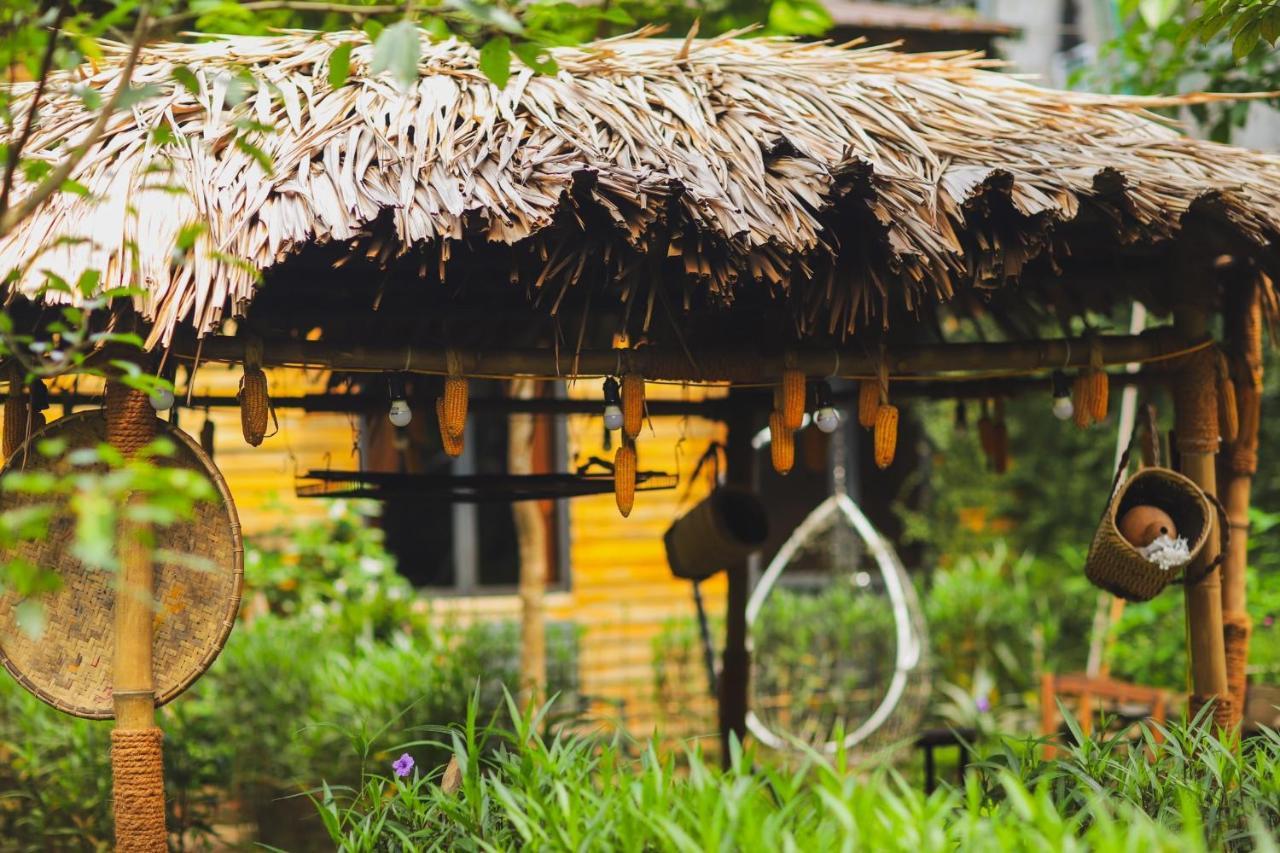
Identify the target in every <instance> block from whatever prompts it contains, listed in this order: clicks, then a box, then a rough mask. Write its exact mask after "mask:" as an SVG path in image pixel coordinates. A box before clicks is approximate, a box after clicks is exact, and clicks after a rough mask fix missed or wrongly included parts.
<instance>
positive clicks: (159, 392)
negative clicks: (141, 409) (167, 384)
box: [150, 388, 173, 412]
mask: <svg viewBox="0 0 1280 853" xmlns="http://www.w3.org/2000/svg"><path fill="white" fill-rule="evenodd" d="M150 399H151V408H153V409H155V410H156V411H157V412H167V411H169V410H170V409H172V408H173V392H172V391H170V390H169V389H168V388H157V389H156V390H154V391H152V392H151V398H150Z"/></svg>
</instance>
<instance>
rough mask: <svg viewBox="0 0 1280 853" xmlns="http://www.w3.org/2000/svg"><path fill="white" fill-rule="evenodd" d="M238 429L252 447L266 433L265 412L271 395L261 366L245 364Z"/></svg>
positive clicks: (266, 412) (259, 442)
mask: <svg viewBox="0 0 1280 853" xmlns="http://www.w3.org/2000/svg"><path fill="white" fill-rule="evenodd" d="M238 397H239V400H240V429H241V431H242V432H243V433H244V440H245V441H247V442H248V443H249V445H250V446H252V447H257V446H258V445H260V444H262V439H263V437H264V436H265V435H266V434H267V414H268V411H269V410H270V408H271V397H270V395H269V394H268V393H267V375H266V374H265V373H263V372H262V368H261V367H257V366H251V365H249V364H246V365H245V368H244V376H243V377H242V378H241V379H240V393H239V395H238Z"/></svg>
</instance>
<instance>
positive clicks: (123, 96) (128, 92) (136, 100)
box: [116, 83, 160, 110]
mask: <svg viewBox="0 0 1280 853" xmlns="http://www.w3.org/2000/svg"><path fill="white" fill-rule="evenodd" d="M159 94H160V87H159V86H157V85H155V84H154V83H148V84H147V85H145V86H130V87H129V88H127V89H125V90H124V91H123V92H121V93H120V98H119V99H118V100H117V101H116V109H117V110H127V109H129V108H131V107H133V106H134V105H136V104H140V103H142V102H143V101H146V100H149V99H151V98H154V97H155V96H156V95H159Z"/></svg>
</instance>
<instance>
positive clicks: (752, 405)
mask: <svg viewBox="0 0 1280 853" xmlns="http://www.w3.org/2000/svg"><path fill="white" fill-rule="evenodd" d="M1163 381H1165V380H1164V377H1163V376H1161V375H1159V374H1158V373H1156V372H1154V371H1150V372H1146V373H1137V374H1133V373H1113V374H1110V383H1111V387H1112V388H1113V389H1114V388H1121V387H1126V386H1137V387H1147V386H1152V385H1156V384H1158V383H1161V382H1163ZM0 387H2V386H0ZM1049 390H1050V388H1049V381H1048V379H1047V378H1046V377H1027V376H1006V377H999V378H994V379H927V380H920V381H911V382H902V383H901V384H899V385H896V386H895V387H894V389H893V396H894V399H913V400H979V399H987V398H992V397H1021V396H1023V395H1028V394H1046V395H1047V394H1048V393H1049ZM856 399H857V391H856V390H851V391H837V392H836V393H835V394H833V395H832V400H833V401H834V402H836V403H837V404H842V405H843V404H848V403H852V402H853V401H855V400H856ZM101 403H102V396H101V395H100V394H86V393H84V392H72V391H53V392H51V393H50V394H49V404H50V405H51V406H53V407H59V406H70V407H72V408H75V407H81V406H98V405H101ZM178 405H179V406H180V407H182V408H184V409H193V410H194V409H218V408H233V409H238V408H239V407H240V400H239V399H238V398H236V397H234V396H232V395H229V394H193V395H192V396H191V402H190V403H189V404H188V403H187V397H186V395H184V394H182V393H181V392H179V395H178ZM271 405H272V406H274V407H275V409H276V410H277V411H286V410H296V411H303V412H310V413H322V412H323V413H336V414H362V413H364V412H369V411H376V410H378V409H379V408H380V407H382V406H383V405H384V401H383V400H382V399H380V398H378V397H376V396H372V395H365V394H346V393H332V392H325V393H318V394H305V395H298V396H288V397H277V396H274V395H273V396H272V397H271ZM467 405H468V408H469V410H470V411H472V412H480V413H496V414H504V415H507V414H534V415H598V414H600V412H601V411H602V403H601V402H600V400H598V399H555V398H551V397H535V398H533V399H529V400H520V399H513V398H510V397H474V398H473V399H471V400H470V401H469V402H468V404H467ZM645 406H646V409H647V411H648V412H649V414H651V415H653V416H654V417H658V416H675V417H680V416H684V415H689V416H693V417H702V418H710V419H712V420H724V419H725V418H727V417H729V415H730V414H731V413H732V412H733V411H734V409H735V407H746V408H748V409H750V410H752V411H761V412H764V411H768V410H769V409H770V408H771V407H772V406H773V396H772V392H760V393H756V394H751V393H744V394H742V395H741V396H739V397H736V398H735V399H734V400H733V401H730V399H729V398H728V397H727V396H724V397H710V398H707V399H702V400H648V401H646V403H645Z"/></svg>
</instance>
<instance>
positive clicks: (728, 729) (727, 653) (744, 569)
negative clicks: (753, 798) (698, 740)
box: [717, 392, 756, 768]
mask: <svg viewBox="0 0 1280 853" xmlns="http://www.w3.org/2000/svg"><path fill="white" fill-rule="evenodd" d="M735 393H740V392H735ZM731 396H732V394H731ZM754 434H755V424H754V422H753V420H752V417H751V415H750V414H749V413H746V412H740V413H738V414H736V415H734V416H733V417H732V418H731V419H730V420H729V430H728V436H727V437H726V440H725V468H726V480H727V481H728V483H729V485H735V486H742V487H744V488H748V489H749V488H753V487H754V485H755V463H756V455H755V450H754V448H752V446H751V439H752V437H753V436H754ZM726 574H727V575H728V590H727V593H726V596H725V618H724V656H723V659H722V663H721V666H720V680H719V682H718V684H717V694H718V698H719V705H720V763H721V765H722V766H724V767H726V768H727V767H729V764H730V762H731V759H732V755H731V752H730V750H729V741H730V738H731V737H736V738H737V739H738V741H739V743H741V742H742V740H743V738H745V737H746V735H747V704H748V696H749V695H750V686H751V656H750V652H749V650H748V648H747V600H748V598H749V597H750V594H751V561H750V558H748V559H745V560H743V561H741V562H739V563H737V564H735V565H732V566H729V567H728V569H727V570H726Z"/></svg>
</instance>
